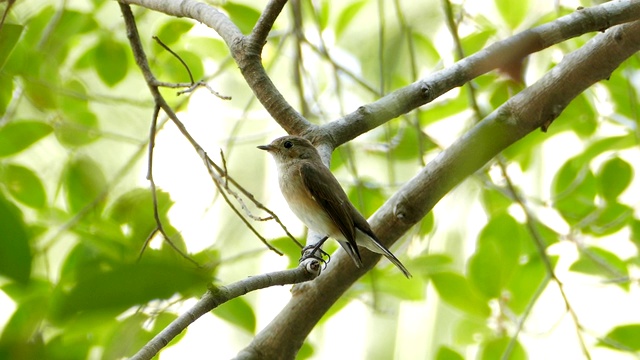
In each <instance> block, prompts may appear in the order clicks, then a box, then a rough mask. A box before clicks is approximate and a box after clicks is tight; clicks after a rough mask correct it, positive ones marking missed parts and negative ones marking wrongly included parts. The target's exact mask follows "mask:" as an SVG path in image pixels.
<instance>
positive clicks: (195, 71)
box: [157, 50, 204, 82]
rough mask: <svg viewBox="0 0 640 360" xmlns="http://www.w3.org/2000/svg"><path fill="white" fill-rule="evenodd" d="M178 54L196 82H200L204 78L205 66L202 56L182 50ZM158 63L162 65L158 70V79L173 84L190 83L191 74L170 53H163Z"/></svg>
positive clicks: (159, 56)
mask: <svg viewBox="0 0 640 360" xmlns="http://www.w3.org/2000/svg"><path fill="white" fill-rule="evenodd" d="M177 53H178V54H179V55H180V57H181V58H182V60H183V61H184V62H185V64H187V66H188V67H189V71H191V75H192V76H193V80H194V81H199V80H200V79H202V78H203V77H204V66H203V64H202V59H201V57H200V56H198V55H196V54H195V53H193V52H190V51H186V50H180V51H178V52H177ZM157 61H158V62H159V63H160V64H161V65H162V66H161V67H160V68H159V69H158V78H161V79H162V80H164V81H173V82H189V81H190V79H189V72H188V71H187V69H186V68H185V67H184V65H182V63H181V62H180V61H179V60H178V59H176V58H175V56H173V55H171V54H169V53H162V54H160V55H158V59H157Z"/></svg>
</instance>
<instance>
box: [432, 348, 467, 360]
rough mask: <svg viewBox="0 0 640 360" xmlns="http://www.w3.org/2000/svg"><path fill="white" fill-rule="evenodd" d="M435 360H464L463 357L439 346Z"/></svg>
mask: <svg viewBox="0 0 640 360" xmlns="http://www.w3.org/2000/svg"><path fill="white" fill-rule="evenodd" d="M436 360H464V357H462V355H460V354H459V353H457V352H456V351H454V350H453V349H451V348H449V347H446V346H440V348H439V349H438V353H437V354H436Z"/></svg>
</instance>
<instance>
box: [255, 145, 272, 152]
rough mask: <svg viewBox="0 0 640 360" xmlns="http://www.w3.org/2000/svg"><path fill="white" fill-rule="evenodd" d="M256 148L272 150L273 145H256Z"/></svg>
mask: <svg viewBox="0 0 640 360" xmlns="http://www.w3.org/2000/svg"><path fill="white" fill-rule="evenodd" d="M258 149H260V150H266V151H271V150H273V146H271V145H260V146H258Z"/></svg>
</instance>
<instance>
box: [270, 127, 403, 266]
mask: <svg viewBox="0 0 640 360" xmlns="http://www.w3.org/2000/svg"><path fill="white" fill-rule="evenodd" d="M258 149H261V150H265V151H267V152H269V153H270V154H271V155H272V156H273V158H274V159H275V162H276V164H277V168H278V183H279V185H280V191H281V192H282V195H283V196H284V199H285V200H286V202H287V204H288V205H289V208H290V209H291V211H292V212H293V213H294V214H295V215H296V216H297V217H298V218H299V219H300V221H302V222H303V223H304V224H305V225H306V226H307V228H309V229H310V230H312V231H314V232H316V233H318V234H320V235H321V236H323V238H322V239H321V240H320V241H319V242H318V243H316V244H313V245H308V246H306V247H305V248H304V249H303V254H304V253H306V252H305V250H308V249H309V248H311V249H312V251H311V253H310V254H309V255H310V256H313V255H314V253H315V251H317V250H318V249H320V247H321V246H322V244H323V243H324V241H326V240H327V238H329V237H331V238H333V239H335V240H337V241H338V242H339V244H340V245H341V246H342V248H343V249H344V250H345V251H346V252H347V254H348V255H349V257H350V258H351V259H352V260H353V262H354V263H355V265H356V266H357V267H361V266H362V258H361V257H360V251H359V249H358V246H362V247H364V248H366V249H368V250H371V251H373V252H375V253H378V254H382V255H384V256H385V257H386V258H387V259H389V261H391V262H392V263H393V264H394V265H395V266H397V267H398V268H399V269H400V271H402V273H403V274H404V275H405V276H406V277H407V278H410V277H411V273H410V272H409V270H407V268H406V267H405V266H404V265H403V264H402V263H401V262H400V260H398V258H397V257H396V256H395V255H393V253H391V251H389V249H387V248H386V247H385V246H384V245H383V244H382V243H381V242H380V240H379V239H378V237H377V236H376V234H375V233H374V232H373V230H371V226H370V225H369V223H368V222H367V220H366V219H365V218H364V216H362V214H360V212H359V211H358V210H357V209H356V208H355V207H354V206H353V204H352V203H351V202H350V201H349V198H348V197H347V194H346V193H345V192H344V190H343V189H342V187H341V186H340V183H339V182H338V180H337V179H336V178H335V176H333V174H332V173H331V171H330V170H329V168H327V167H326V166H325V165H324V163H323V162H322V159H321V157H320V153H319V152H318V150H317V149H316V148H315V147H314V146H313V144H311V142H309V141H308V140H307V139H305V138H302V137H299V136H292V135H288V136H283V137H279V138H277V139H275V140H273V141H272V142H271V143H270V144H269V145H260V146H258ZM303 258H304V257H303Z"/></svg>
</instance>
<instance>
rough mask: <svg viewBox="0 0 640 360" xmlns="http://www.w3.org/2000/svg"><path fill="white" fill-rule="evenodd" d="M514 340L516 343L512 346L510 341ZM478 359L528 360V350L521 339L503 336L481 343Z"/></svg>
mask: <svg viewBox="0 0 640 360" xmlns="http://www.w3.org/2000/svg"><path fill="white" fill-rule="evenodd" d="M512 341H513V342H514V345H513V347H510V343H511V342H512ZM478 359H482V360H493V359H512V360H526V359H527V352H526V351H525V349H524V347H522V344H520V342H519V341H517V340H515V339H513V338H511V337H501V338H498V339H494V340H490V341H487V342H484V343H482V344H480V354H479V355H478Z"/></svg>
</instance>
